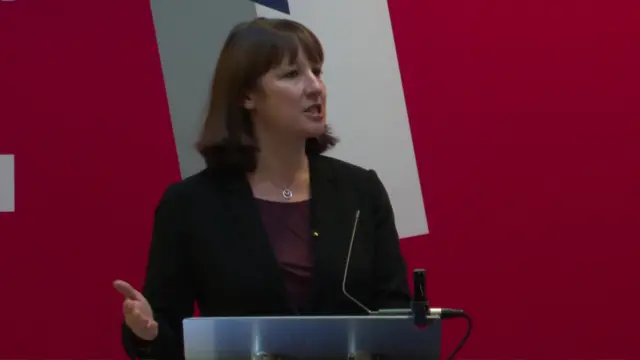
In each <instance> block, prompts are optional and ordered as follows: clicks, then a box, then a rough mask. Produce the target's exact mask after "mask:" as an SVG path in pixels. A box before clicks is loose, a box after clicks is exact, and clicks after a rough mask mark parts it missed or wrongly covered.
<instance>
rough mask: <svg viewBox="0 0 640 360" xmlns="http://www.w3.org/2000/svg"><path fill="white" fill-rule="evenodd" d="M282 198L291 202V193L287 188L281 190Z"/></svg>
mask: <svg viewBox="0 0 640 360" xmlns="http://www.w3.org/2000/svg"><path fill="white" fill-rule="evenodd" d="M282 197H283V198H285V200H291V198H292V197H293V191H291V190H289V189H287V188H284V189H282Z"/></svg>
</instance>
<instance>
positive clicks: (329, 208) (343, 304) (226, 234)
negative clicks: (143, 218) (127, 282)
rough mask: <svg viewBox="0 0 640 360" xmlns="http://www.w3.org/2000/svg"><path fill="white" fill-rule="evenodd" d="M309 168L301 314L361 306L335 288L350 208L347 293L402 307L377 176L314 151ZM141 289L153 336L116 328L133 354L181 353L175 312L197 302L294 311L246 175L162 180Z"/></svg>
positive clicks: (401, 265)
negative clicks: (307, 293) (311, 256)
mask: <svg viewBox="0 0 640 360" xmlns="http://www.w3.org/2000/svg"><path fill="white" fill-rule="evenodd" d="M309 167H310V177H311V224H310V228H309V231H313V232H316V233H317V236H314V237H313V239H314V240H313V241H314V242H315V248H314V251H315V268H314V273H313V280H312V281H313V285H312V286H313V289H312V296H311V298H312V299H313V301H312V306H311V307H312V310H311V311H310V312H309V313H307V314H304V315H314V314H317V315H320V314H362V313H365V312H364V310H363V309H361V308H360V307H359V306H358V305H356V304H355V303H354V302H353V301H351V300H350V299H349V298H348V297H346V296H345V295H344V294H343V291H342V280H343V275H344V271H345V259H346V255H347V252H348V249H349V243H350V239H351V234H352V232H353V226H354V220H355V214H356V211H357V210H360V218H359V222H358V225H357V229H356V235H355V238H354V242H353V249H352V255H351V261H350V265H349V270H348V271H349V272H348V281H347V285H346V288H347V291H348V292H349V294H350V295H352V296H353V297H355V298H356V299H358V300H359V301H360V302H362V303H363V304H365V305H366V306H367V307H369V308H370V309H379V308H398V307H403V308H406V307H408V306H409V303H410V300H411V298H410V294H409V290H408V284H407V273H406V265H405V262H404V259H403V257H402V255H401V253H400V248H399V243H398V233H397V231H396V227H395V222H394V216H393V210H392V208H391V204H390V202H389V197H388V195H387V192H386V190H385V189H384V186H383V185H382V183H381V181H380V179H379V178H378V176H377V175H376V173H375V172H374V171H373V170H365V169H362V168H360V167H357V166H355V165H352V164H349V163H346V162H343V161H340V160H336V159H333V158H329V157H325V156H321V155H317V156H312V157H310V159H309ZM143 294H144V296H145V297H146V298H147V299H148V301H149V303H150V304H151V307H152V309H153V311H154V317H155V318H156V320H157V321H158V323H159V325H160V329H159V335H158V337H157V338H156V339H155V340H153V341H151V342H146V341H140V340H139V339H137V338H136V337H135V336H134V335H133V334H132V333H131V331H130V330H129V329H128V328H127V327H126V326H123V344H124V347H125V349H126V351H127V353H128V354H129V356H131V357H143V358H144V357H148V358H154V359H181V358H183V357H184V355H183V354H184V350H183V342H182V319H184V318H186V317H190V316H192V314H193V313H194V303H195V302H197V304H198V308H199V310H200V314H201V315H202V316H263V315H289V314H290V315H295V313H294V312H293V310H292V309H291V308H290V307H289V302H288V301H287V298H286V296H287V294H286V291H285V286H284V281H283V279H282V278H281V275H280V270H279V267H278V263H277V260H276V258H275V255H274V254H273V252H272V250H271V247H270V243H269V239H268V237H267V233H266V231H265V230H264V228H263V226H262V222H261V218H260V214H259V211H258V208H257V205H256V203H255V201H254V198H253V194H252V191H251V187H250V186H249V182H248V181H247V180H246V177H245V176H236V175H231V174H227V173H223V172H218V173H216V172H215V171H213V170H210V169H208V170H204V171H202V172H200V173H198V174H196V175H193V176H191V177H189V178H186V179H184V180H183V181H181V182H179V183H176V184H173V185H171V186H169V188H168V189H167V190H166V192H165V194H164V195H163V197H162V199H161V200H160V203H159V205H158V207H157V209H156V214H155V224H154V229H153V237H152V241H151V246H150V250H149V259H148V265H147V273H146V279H145V282H144V286H143Z"/></svg>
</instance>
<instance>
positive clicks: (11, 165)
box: [0, 155, 16, 212]
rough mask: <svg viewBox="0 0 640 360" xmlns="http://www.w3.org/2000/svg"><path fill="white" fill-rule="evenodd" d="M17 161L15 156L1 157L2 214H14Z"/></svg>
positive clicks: (0, 201)
mask: <svg viewBox="0 0 640 360" xmlns="http://www.w3.org/2000/svg"><path fill="white" fill-rule="evenodd" d="M15 188H16V185H15V159H14V156H13V155H0V212H14V211H15V209H16V204H15V202H16V201H15V199H16V195H15Z"/></svg>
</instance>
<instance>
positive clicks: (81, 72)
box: [0, 0, 640, 360]
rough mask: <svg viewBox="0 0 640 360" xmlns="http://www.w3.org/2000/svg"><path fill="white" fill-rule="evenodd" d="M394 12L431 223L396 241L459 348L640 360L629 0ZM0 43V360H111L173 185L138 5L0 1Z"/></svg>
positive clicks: (484, 353)
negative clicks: (9, 177) (1, 178)
mask: <svg viewBox="0 0 640 360" xmlns="http://www.w3.org/2000/svg"><path fill="white" fill-rule="evenodd" d="M36 3H37V6H36ZM389 3H390V11H391V15H392V20H393V26H394V31H395V35H396V43H397V49H398V54H399V59H400V63H401V70H402V74H403V83H404V87H405V93H406V99H407V105H408V108H409V115H410V119H411V125H412V131H413V136H414V143H415V150H416V157H417V160H418V165H419V169H420V177H421V180H422V183H423V191H424V194H425V203H426V205H427V216H428V218H429V227H430V231H431V234H430V235H429V236H427V237H419V238H414V239H406V240H404V241H403V243H402V244H403V249H404V251H405V254H406V257H407V260H408V262H409V265H410V267H426V268H427V269H428V270H429V276H428V282H429V292H430V295H431V298H432V300H433V302H434V303H435V304H436V305H441V306H449V307H461V308H465V309H467V310H468V311H469V312H470V313H471V314H472V315H473V316H474V319H475V321H476V330H475V333H474V334H473V335H472V338H471V340H470V342H469V343H468V345H467V347H466V348H465V350H464V351H463V352H462V356H463V357H464V358H467V359H473V358H475V359H479V358H482V359H516V358H518V359H544V360H551V359H569V358H571V359H604V358H607V359H629V360H631V359H638V358H640V350H638V347H637V346H635V345H634V344H633V342H634V340H635V339H634V338H632V336H633V335H635V334H636V333H637V330H636V329H635V327H636V325H637V324H638V321H640V318H639V317H638V315H637V314H636V313H634V312H633V311H634V310H633V309H634V305H636V304H637V303H638V302H640V289H639V286H640V285H639V284H640V282H639V281H638V273H639V272H640V271H638V270H637V265H636V266H635V267H634V266H633V262H634V261H635V262H636V263H638V260H639V255H638V254H640V246H639V245H638V240H640V230H638V223H639V222H640V221H639V220H640V211H639V210H638V205H637V204H638V203H640V186H639V184H640V165H639V163H640V162H639V161H638V158H640V116H639V115H640V109H639V107H638V103H640V92H639V90H638V87H637V84H639V83H640V70H638V69H639V68H638V66H637V64H639V63H640V49H639V45H638V44H640V25H639V24H640V23H638V21H637V19H638V14H640V3H638V2H637V1H633V0H629V1H623V0H619V1H615V2H606V4H605V2H603V1H596V0H583V1H569V0H554V1H548V0H545V1H543V0H536V1H533V0H521V1H511V0H496V1H477V0H466V1H456V2H451V1H449V2H447V1H431V0H428V1H427V0H425V1H419V2H417V1H414V0H390V1H389ZM9 4H10V6H11V9H10V10H7V9H9V8H8V7H7V6H9ZM0 49H2V52H1V53H0V79H1V82H0V91H1V92H0V98H1V99H2V106H1V107H0V125H1V126H2V127H1V131H0V153H13V154H15V155H16V176H17V179H16V183H17V189H16V192H17V198H16V200H17V206H16V212H15V213H0V236H1V239H2V243H3V245H4V246H5V251H2V252H0V271H2V273H3V274H4V275H3V276H2V277H0V286H1V288H2V289H4V290H5V292H4V296H3V297H2V303H1V304H2V308H3V309H4V310H5V313H4V315H3V328H4V329H5V330H6V331H5V332H3V334H2V337H3V340H2V341H1V342H0V358H15V359H25V358H28V359H44V358H58V359H87V358H113V359H116V358H119V359H121V358H124V357H123V354H122V351H121V349H120V346H119V343H118V341H119V334H118V332H117V327H118V324H119V322H120V298H119V296H118V295H117V294H115V292H114V291H113V290H112V289H111V285H110V282H111V280H112V279H113V278H115V277H121V276H122V277H126V278H128V279H130V280H131V281H132V282H133V283H135V284H139V283H140V281H141V279H142V270H143V268H144V261H143V260H141V259H144V257H145V255H146V246H147V241H145V240H144V239H148V235H149V232H150V225H151V216H152V211H153V205H154V204H155V202H156V200H157V199H158V196H159V194H160V192H161V191H162V189H163V188H164V186H165V185H166V183H167V182H169V181H172V180H175V179H177V178H178V177H179V174H178V166H177V159H176V156H175V146H174V144H173V141H172V139H171V137H170V134H171V130H170V122H169V118H168V110H167V107H166V99H165V95H164V93H163V90H162V88H163V85H162V74H161V71H160V62H159V59H158V56H157V49H156V43H155V39H154V34H153V31H152V21H151V16H150V12H149V8H148V3H146V2H137V1H135V2H126V4H125V3H118V2H111V3H108V4H107V3H103V2H94V1H74V2H73V6H72V5H71V2H68V3H66V5H64V6H63V5H61V4H60V2H50V1H27V0H23V1H16V2H13V3H7V4H0ZM628 309H629V310H628ZM627 312H630V313H627ZM462 325H463V324H457V323H456V322H451V323H448V324H447V325H446V329H445V336H446V340H445V342H444V348H445V351H447V350H450V349H452V347H453V346H454V345H455V342H456V341H457V339H458V338H459V337H460V336H462V332H463V330H464V327H463V326H462Z"/></svg>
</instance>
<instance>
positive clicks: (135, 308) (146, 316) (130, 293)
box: [113, 280, 158, 340]
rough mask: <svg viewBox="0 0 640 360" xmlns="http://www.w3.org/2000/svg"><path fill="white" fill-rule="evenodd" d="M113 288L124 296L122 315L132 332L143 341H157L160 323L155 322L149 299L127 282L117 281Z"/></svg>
mask: <svg viewBox="0 0 640 360" xmlns="http://www.w3.org/2000/svg"><path fill="white" fill-rule="evenodd" d="M113 287H115V288H116V290H118V292H120V294H122V295H123V296H124V301H123V302H122V313H123V314H124V322H125V323H126V324H127V326H128V327H129V328H130V329H131V331H133V333H134V334H136V335H137V336H138V337H139V338H141V339H144V340H153V339H155V338H156V336H158V323H157V322H156V321H155V320H153V311H152V310H151V306H150V305H149V302H147V299H145V298H144V296H142V294H141V293H140V292H139V291H138V290H136V289H134V288H133V286H131V285H129V284H128V283H127V282H125V281H122V280H116V281H114V282H113Z"/></svg>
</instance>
